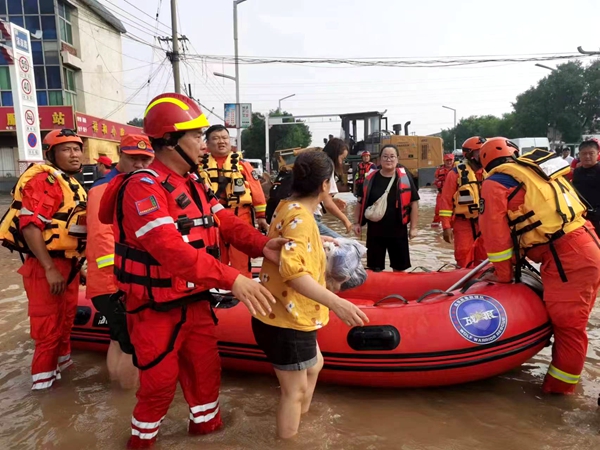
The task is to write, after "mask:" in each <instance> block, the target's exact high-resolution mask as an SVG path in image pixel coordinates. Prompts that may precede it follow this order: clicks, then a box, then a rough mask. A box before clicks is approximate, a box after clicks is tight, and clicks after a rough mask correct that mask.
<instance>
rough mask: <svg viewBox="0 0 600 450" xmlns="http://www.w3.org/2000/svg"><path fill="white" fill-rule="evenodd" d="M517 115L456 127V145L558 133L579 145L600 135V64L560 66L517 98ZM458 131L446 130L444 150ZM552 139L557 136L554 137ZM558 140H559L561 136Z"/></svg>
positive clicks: (465, 120)
mask: <svg viewBox="0 0 600 450" xmlns="http://www.w3.org/2000/svg"><path fill="white" fill-rule="evenodd" d="M512 106H513V111H512V112H510V113H505V114H504V115H503V116H502V117H495V116H471V117H467V118H463V119H461V120H460V122H459V123H458V124H457V126H456V144H457V146H460V145H461V143H462V142H463V141H464V140H465V139H467V138H468V137H470V136H484V137H492V136H505V137H507V138H519V137H537V136H548V133H549V130H550V129H554V130H557V131H558V132H559V133H560V134H561V136H562V140H563V141H566V142H577V141H579V140H580V139H581V136H582V135H583V134H585V133H596V132H599V131H600V60H596V61H594V62H592V64H590V65H589V66H587V67H585V66H584V65H583V64H582V63H581V62H579V61H576V62H568V63H565V64H560V65H559V66H558V67H557V68H556V70H554V71H553V72H552V73H550V74H549V75H548V76H546V77H545V78H543V79H542V80H540V81H539V82H538V84H537V85H536V86H534V87H531V88H529V89H528V90H526V91H525V92H523V93H521V94H519V95H518V96H517V99H516V101H515V102H514V103H513V105H512ZM454 132H455V130H454V129H452V128H451V129H447V130H442V138H443V139H444V148H445V150H447V151H449V150H451V149H452V145H453V138H454ZM550 137H551V138H553V137H554V136H552V135H550ZM557 137H558V136H557Z"/></svg>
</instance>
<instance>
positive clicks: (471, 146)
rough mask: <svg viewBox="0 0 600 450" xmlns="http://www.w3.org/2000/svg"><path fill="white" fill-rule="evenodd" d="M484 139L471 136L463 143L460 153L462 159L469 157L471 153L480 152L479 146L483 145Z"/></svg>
mask: <svg viewBox="0 0 600 450" xmlns="http://www.w3.org/2000/svg"><path fill="white" fill-rule="evenodd" d="M485 141H486V139H485V138H484V137H481V136H473V137H470V138H469V139H467V140H466V141H465V142H463V145H462V152H463V156H464V157H467V158H468V157H470V156H471V153H473V152H475V151H477V150H481V146H482V145H483V144H484V143H485Z"/></svg>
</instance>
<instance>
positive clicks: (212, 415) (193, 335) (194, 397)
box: [127, 301, 222, 448]
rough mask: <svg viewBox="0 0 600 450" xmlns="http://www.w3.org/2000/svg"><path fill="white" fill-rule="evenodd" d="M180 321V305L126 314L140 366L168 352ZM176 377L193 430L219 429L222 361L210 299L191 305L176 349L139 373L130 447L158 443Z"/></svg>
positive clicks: (196, 432)
mask: <svg viewBox="0 0 600 450" xmlns="http://www.w3.org/2000/svg"><path fill="white" fill-rule="evenodd" d="M181 319H182V312H181V308H176V309H174V310H172V311H169V312H156V311H152V310H149V309H146V310H143V311H141V312H139V313H137V314H130V315H127V325H128V328H129V332H130V334H131V343H132V344H133V346H134V348H135V355H136V357H137V361H138V365H139V366H144V365H147V364H149V363H150V362H152V361H154V360H155V359H156V358H157V357H158V356H159V355H160V354H161V353H163V352H164V351H165V350H167V348H168V346H169V342H170V341H171V339H172V336H173V331H174V329H175V326H176V325H177V323H179V322H180V321H181ZM177 381H179V384H181V388H182V390H183V396H184V397H185V400H186V402H187V403H188V405H189V407H190V416H189V428H188V430H189V432H190V433H191V434H206V433H210V432H211V431H214V430H216V429H218V428H220V427H221V425H222V422H221V413H220V410H219V387H220V384H221V361H220V359H219V353H218V350H217V337H216V333H215V323H214V321H213V316H212V313H211V311H210V305H209V304H208V302H206V301H201V302H199V303H195V304H192V305H189V306H187V312H186V321H185V323H184V324H183V326H182V327H181V330H180V331H179V334H178V335H177V339H176V340H175V343H174V347H173V350H172V351H171V352H169V353H168V354H167V355H166V356H165V357H164V358H163V359H162V361H161V362H159V363H158V364H157V365H155V366H154V367H152V368H148V369H146V370H141V371H140V387H139V389H138V391H137V394H136V396H137V399H138V402H137V404H136V405H135V409H134V410H133V418H132V420H131V437H130V439H129V442H128V445H127V447H128V448H148V447H151V446H152V445H153V444H154V442H155V441H156V436H157V435H158V429H159V427H160V424H161V422H162V421H163V419H164V418H165V415H166V414H167V410H168V409H169V405H170V404H171V402H172V401H173V397H174V396H175V389H176V388H177Z"/></svg>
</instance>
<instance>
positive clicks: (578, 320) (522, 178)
mask: <svg viewBox="0 0 600 450" xmlns="http://www.w3.org/2000/svg"><path fill="white" fill-rule="evenodd" d="M515 148H516V145H515V144H513V143H512V142H510V141H508V140H507V139H506V138H493V139H490V140H488V141H487V142H486V143H485V144H484V145H483V147H482V148H481V162H482V164H483V166H484V168H485V170H486V171H487V172H488V174H489V176H488V177H487V178H486V180H485V181H484V182H483V186H482V191H481V196H482V200H483V201H482V203H481V215H480V219H479V221H480V226H481V233H482V235H483V238H484V240H485V247H486V249H487V252H488V257H489V259H490V261H492V262H493V264H494V267H495V269H496V275H495V277H491V278H492V279H494V278H495V279H496V280H497V281H499V282H502V283H510V282H511V281H512V280H513V278H515V279H516V280H517V281H519V276H520V263H521V261H522V260H523V259H524V258H525V257H527V258H529V259H531V260H532V261H535V262H537V263H541V275H542V281H543V283H544V304H545V305H546V309H547V311H548V315H549V316H550V319H551V321H552V325H553V327H554V345H553V347H552V363H551V364H550V367H549V368H548V373H547V374H546V377H545V379H544V384H543V391H544V392H545V393H557V394H571V393H573V392H574V391H575V387H576V385H577V383H578V382H579V378H580V374H581V372H582V369H583V364H584V361H585V356H586V352H587V346H588V339H587V334H586V327H587V323H588V319H589V316H590V313H591V310H592V307H593V306H594V302H595V300H596V294H597V292H598V287H599V286H600V267H599V265H600V248H599V243H598V237H597V236H596V233H595V231H594V227H593V226H592V225H591V224H590V223H589V222H587V221H586V220H585V218H584V213H585V211H586V208H585V206H584V204H583V203H582V201H581V200H580V199H579V197H578V196H577V193H576V192H575V190H574V189H573V187H572V186H571V185H570V183H569V182H568V181H567V180H566V179H565V178H564V175H565V174H567V173H569V163H568V162H567V161H565V160H563V159H562V158H560V156H558V155H556V154H554V153H550V152H547V151H545V150H539V149H536V150H534V151H533V152H531V153H529V154H526V155H523V156H521V157H520V158H518V159H516V158H515V155H514V150H515ZM515 264H516V267H513V266H514V265H515Z"/></svg>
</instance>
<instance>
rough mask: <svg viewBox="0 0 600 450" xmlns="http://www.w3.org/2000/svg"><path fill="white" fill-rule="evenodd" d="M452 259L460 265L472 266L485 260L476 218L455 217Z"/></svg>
mask: <svg viewBox="0 0 600 450" xmlns="http://www.w3.org/2000/svg"><path fill="white" fill-rule="evenodd" d="M453 230H454V259H456V264H458V265H459V266H460V267H463V268H464V267H472V266H473V264H475V265H477V264H479V263H480V262H481V261H485V259H486V258H487V254H486V252H485V248H484V246H483V239H481V237H478V236H479V224H478V222H477V220H471V219H464V218H462V217H455V218H454V224H453Z"/></svg>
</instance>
